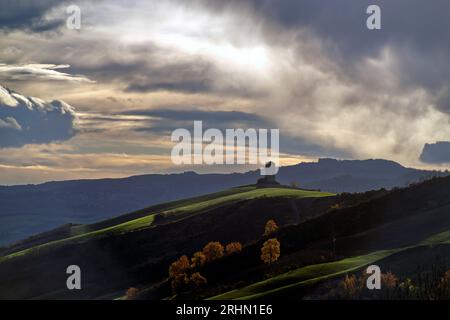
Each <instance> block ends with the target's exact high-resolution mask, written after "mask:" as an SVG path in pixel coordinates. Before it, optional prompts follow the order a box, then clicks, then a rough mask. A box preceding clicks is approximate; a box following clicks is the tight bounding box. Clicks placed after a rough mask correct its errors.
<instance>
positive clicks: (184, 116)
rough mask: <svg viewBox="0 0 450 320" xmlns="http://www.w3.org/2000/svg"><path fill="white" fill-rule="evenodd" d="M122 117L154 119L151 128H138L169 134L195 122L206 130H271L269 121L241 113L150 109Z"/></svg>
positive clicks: (124, 113) (132, 112)
mask: <svg viewBox="0 0 450 320" xmlns="http://www.w3.org/2000/svg"><path fill="white" fill-rule="evenodd" d="M122 115H135V116H148V117H152V118H157V119H152V121H151V126H149V127H141V128H138V130H139V131H157V132H167V131H172V130H174V129H176V128H183V127H186V128H190V127H192V125H193V121H203V124H204V127H205V128H218V129H221V130H224V129H226V128H270V127H271V125H272V126H273V124H271V123H270V122H269V121H268V120H266V119H264V118H262V117H260V116H258V115H256V114H252V113H246V112H240V111H202V110H194V109H192V110H189V109H188V110H186V109H183V110H173V109H150V110H130V111H125V112H123V113H122Z"/></svg>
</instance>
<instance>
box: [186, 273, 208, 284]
mask: <svg viewBox="0 0 450 320" xmlns="http://www.w3.org/2000/svg"><path fill="white" fill-rule="evenodd" d="M207 283H208V281H207V280H206V278H205V277H204V276H202V275H201V274H200V273H199V272H195V273H193V274H192V275H191V279H190V284H191V285H192V286H193V287H194V288H199V287H202V286H204V285H206V284H207Z"/></svg>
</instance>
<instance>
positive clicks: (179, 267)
mask: <svg viewBox="0 0 450 320" xmlns="http://www.w3.org/2000/svg"><path fill="white" fill-rule="evenodd" d="M189 267H190V264H189V259H188V257H187V256H186V255H183V256H181V257H180V258H179V259H178V260H177V261H175V262H173V263H172V264H171V265H170V267H169V277H170V278H175V277H176V276H178V275H180V274H183V273H186V271H187V270H188V269H189Z"/></svg>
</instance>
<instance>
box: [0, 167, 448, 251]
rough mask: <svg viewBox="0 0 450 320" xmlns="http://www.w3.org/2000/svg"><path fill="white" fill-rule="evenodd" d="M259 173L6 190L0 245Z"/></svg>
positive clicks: (376, 181)
mask: <svg viewBox="0 0 450 320" xmlns="http://www.w3.org/2000/svg"><path fill="white" fill-rule="evenodd" d="M446 174H447V173H446V172H438V171H426V170H417V169H412V168H406V167H403V166H401V165H400V164H398V163H396V162H393V161H387V160H342V161H338V160H334V159H320V160H319V161H318V162H312V163H300V164H297V165H293V166H287V167H282V168H280V170H279V173H278V175H277V180H278V181H279V182H280V183H282V184H289V183H291V182H296V183H298V184H299V186H300V187H302V188H306V189H320V190H321V191H328V192H335V193H341V192H363V191H368V190H374V189H380V188H388V189H389V188H393V187H403V186H406V185H409V184H410V183H412V182H417V181H420V180H424V179H426V178H429V177H431V176H442V175H446ZM259 177H260V175H259V172H257V171H250V172H247V173H232V174H197V173H194V172H185V173H181V174H149V175H140V176H133V177H128V178H122V179H97V180H72V181H60V182H47V183H43V184H39V185H19V186H0V245H6V244H8V243H11V242H14V241H17V240H20V239H23V238H25V237H27V236H30V235H32V234H35V233H38V232H43V231H46V230H49V229H52V228H55V227H58V226H61V225H63V224H65V223H92V222H96V221H99V220H102V219H106V218H109V217H112V216H116V215H119V214H123V213H124V212H130V211H133V210H138V209H140V208H143V207H146V206H149V205H153V204H158V203H162V202H168V201H173V200H178V199H184V198H188V197H193V196H198V195H201V194H206V193H211V192H216V191H220V190H224V189H227V188H232V187H236V186H241V185H248V184H254V183H255V182H256V180H257V179H258V178H259Z"/></svg>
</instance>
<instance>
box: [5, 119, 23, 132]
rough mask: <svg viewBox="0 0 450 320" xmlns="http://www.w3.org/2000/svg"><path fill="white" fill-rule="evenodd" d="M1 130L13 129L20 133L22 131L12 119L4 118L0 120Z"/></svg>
mask: <svg viewBox="0 0 450 320" xmlns="http://www.w3.org/2000/svg"><path fill="white" fill-rule="evenodd" d="M1 129H13V130H19V131H20V130H22V127H21V126H20V124H18V123H17V120H16V119H14V118H13V117H6V118H5V119H0V130H1Z"/></svg>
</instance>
